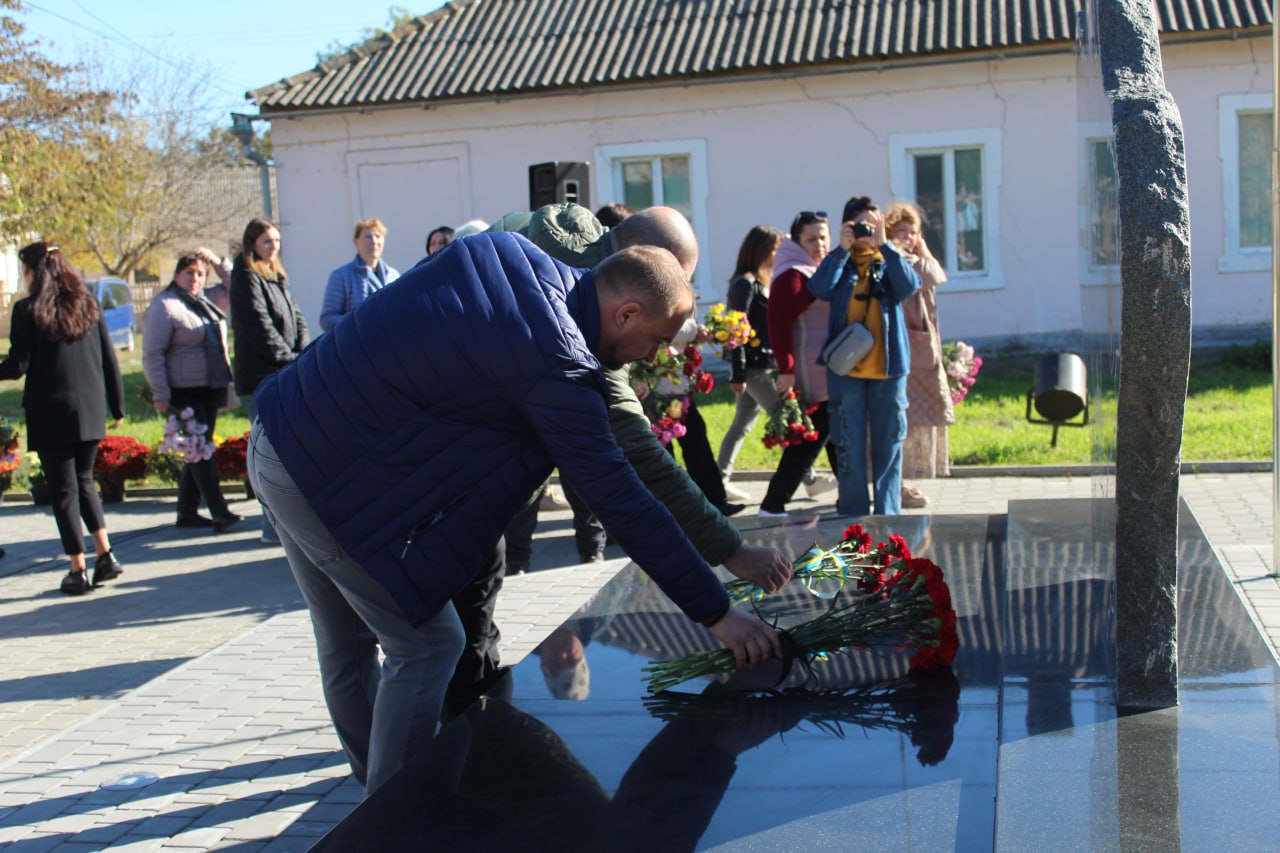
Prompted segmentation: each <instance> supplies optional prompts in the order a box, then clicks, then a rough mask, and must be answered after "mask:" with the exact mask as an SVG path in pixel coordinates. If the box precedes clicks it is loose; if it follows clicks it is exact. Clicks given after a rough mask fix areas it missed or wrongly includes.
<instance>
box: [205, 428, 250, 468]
mask: <svg viewBox="0 0 1280 853" xmlns="http://www.w3.org/2000/svg"><path fill="white" fill-rule="evenodd" d="M248 451H249V433H247V432H246V433H245V434H244V435H241V436H236V437H233V438H228V439H227V440H225V441H223V442H222V443H221V444H219V445H218V447H217V449H216V450H214V451H213V464H214V466H215V467H217V469H218V476H220V477H222V478H223V479H227V480H244V479H246V478H248V476H249V466H248V465H247V464H246V463H245V454H246V453H248Z"/></svg>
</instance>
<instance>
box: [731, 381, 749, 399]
mask: <svg viewBox="0 0 1280 853" xmlns="http://www.w3.org/2000/svg"><path fill="white" fill-rule="evenodd" d="M729 387H730V388H732V389H733V393H735V394H737V395H738V396H739V397H741V396H742V393H743V392H744V391H746V390H747V383H745V382H730V383H729Z"/></svg>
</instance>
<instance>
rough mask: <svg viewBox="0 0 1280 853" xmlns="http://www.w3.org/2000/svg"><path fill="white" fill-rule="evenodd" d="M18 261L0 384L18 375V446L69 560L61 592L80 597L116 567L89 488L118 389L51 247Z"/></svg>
mask: <svg viewBox="0 0 1280 853" xmlns="http://www.w3.org/2000/svg"><path fill="white" fill-rule="evenodd" d="M18 260H20V261H21V262H22V276H23V278H24V279H25V280H26V283H27V289H28V292H29V293H30V295H29V296H27V297H26V298H25V299H19V300H18V301H17V302H15V303H14V305H13V315H12V317H11V318H10V330H9V357H8V358H6V359H5V360H4V362H3V363H0V379H17V378H18V377H20V376H23V375H25V376H26V377H27V382H26V385H25V386H24V387H23V389H22V408H23V409H24V410H25V411H26V415H27V446H28V447H30V448H31V449H32V450H33V451H35V452H36V454H37V455H39V457H40V468H41V470H42V471H44V475H45V478H46V480H47V481H48V484H49V493H50V495H51V496H52V498H53V518H54V521H56V522H57V524H58V535H59V536H60V537H61V538H62V548H63V551H64V552H66V555H67V558H68V560H70V562H71V571H70V572H68V573H67V576H66V577H65V578H63V579H62V591H63V592H65V593H66V594H67V595H83V594H85V593H86V592H88V591H89V590H91V589H93V588H94V587H95V586H97V585H98V584H100V583H102V582H103V581H108V580H111V579H112V578H114V577H116V576H118V575H119V574H120V573H121V572H123V571H124V570H123V569H122V568H121V567H120V563H119V562H118V561H117V560H116V557H115V554H114V553H112V551H111V541H110V540H109V539H108V538H107V522H106V520H105V519H104V518H103V515H102V504H101V503H100V502H99V500H98V491H97V489H96V488H95V487H94V482H93V462H94V459H95V458H96V457H97V455H98V442H99V441H101V440H102V439H103V438H105V437H106V431H105V430H104V429H103V425H104V424H105V423H106V420H107V411H108V410H110V412H111V417H112V418H114V421H113V422H112V424H111V428H112V429H115V428H116V427H118V426H120V424H121V422H123V421H124V383H123V382H122V381H121V378H120V366H119V364H117V362H116V353H115V350H114V349H113V348H112V346H111V336H110V334H109V333H108V332H107V321H106V319H104V318H103V316H102V311H101V310H100V309H99V308H98V303H97V302H96V301H94V298H93V296H92V295H90V293H89V291H88V290H87V289H86V288H85V286H84V280H83V279H82V278H80V274H79V273H77V272H76V271H75V269H74V268H73V267H72V266H71V264H69V263H68V262H67V259H66V258H64V257H63V255H62V252H61V251H60V250H59V249H58V247H57V246H52V245H49V244H48V243H32V244H31V245H29V246H24V247H23V248H22V250H21V251H19V252H18ZM81 519H83V520H84V522H85V524H87V525H88V527H89V535H90V536H92V537H93V547H94V551H95V552H97V555H98V558H97V561H96V562H95V563H94V567H93V578H92V580H91V579H90V578H89V576H88V574H87V573H86V569H85V557H84V528H83V527H82V526H81V524H80V521H81Z"/></svg>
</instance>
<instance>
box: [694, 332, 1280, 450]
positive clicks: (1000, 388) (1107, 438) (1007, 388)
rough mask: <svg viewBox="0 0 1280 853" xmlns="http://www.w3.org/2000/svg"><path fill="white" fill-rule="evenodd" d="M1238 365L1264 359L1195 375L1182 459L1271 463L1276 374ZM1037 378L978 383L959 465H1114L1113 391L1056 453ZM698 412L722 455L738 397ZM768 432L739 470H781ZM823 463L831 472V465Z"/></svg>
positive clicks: (760, 423) (756, 439) (955, 440)
mask: <svg viewBox="0 0 1280 853" xmlns="http://www.w3.org/2000/svg"><path fill="white" fill-rule="evenodd" d="M997 358H998V357H997ZM992 360H993V361H994V360H995V359H992ZM1235 362H1244V363H1247V364H1250V365H1253V366H1255V367H1256V366H1257V365H1258V364H1259V359H1257V358H1256V357H1245V355H1244V354H1242V355H1241V356H1240V357H1238V358H1236V359H1234V361H1233V360H1231V359H1227V360H1224V361H1222V362H1220V363H1217V364H1213V365H1206V366H1200V365H1197V366H1196V367H1194V368H1193V370H1192V373H1191V381H1190V387H1189V389H1188V396H1187V408H1186V415H1185V424H1184V429H1183V439H1182V458H1183V459H1185V460H1189V461H1203V460H1215V459H1269V458H1270V457H1271V421H1272V414H1271V375H1270V372H1269V371H1268V370H1258V369H1250V367H1246V366H1242V365H1241V364H1238V363H1235ZM1032 376H1033V371H1032V370H1031V369H1030V368H1028V369H1025V370H1022V371H1016V370H1011V371H1008V372H1003V373H1002V372H1000V371H997V370H986V369H984V370H983V372H981V373H980V374H979V375H978V382H977V384H976V385H974V387H973V388H972V389H971V390H970V392H969V396H968V397H966V398H965V400H964V402H963V403H961V404H960V405H959V406H957V407H956V423H955V426H953V427H951V429H950V435H949V437H948V440H949V442H950V450H951V462H952V464H955V465H1062V464H1075V463H1088V462H1098V461H1109V460H1110V458H1111V456H1112V454H1113V445H1114V431H1115V430H1114V425H1115V412H1116V399H1115V392H1114V390H1112V391H1108V392H1104V393H1103V395H1102V399H1101V400H1094V401H1092V402H1091V403H1090V406H1089V417H1090V421H1091V423H1090V424H1089V426H1086V427H1082V428H1072V427H1063V428H1062V429H1060V430H1059V431H1058V446H1057V447H1050V438H1051V437H1052V433H1053V430H1052V429H1051V428H1050V427H1047V426H1040V425H1036V424H1030V423H1027V421H1026V408H1027V402H1026V401H1027V391H1028V389H1029V388H1030V387H1031V384H1032ZM698 408H699V409H700V410H701V411H702V415H703V418H704V419H705V420H706V421H707V431H708V433H709V434H710V435H711V439H712V450H713V451H715V450H717V449H718V444H717V442H718V440H719V437H720V436H722V435H724V433H725V430H727V429H728V427H729V424H730V422H731V421H732V420H733V392H732V391H731V390H730V389H729V387H728V386H727V385H718V386H717V387H716V389H715V390H714V391H712V392H711V394H709V395H707V396H706V397H703V398H701V399H699V401H698ZM763 431H764V418H763V417H761V418H760V419H758V420H757V422H756V425H755V427H754V428H753V429H752V432H751V435H750V436H749V437H748V438H747V440H746V442H744V443H743V446H742V452H741V454H740V455H739V457H738V462H737V465H736V468H737V470H740V471H747V470H759V469H772V468H774V467H776V466H777V460H778V457H779V456H780V455H781V451H780V450H777V449H774V450H769V449H766V448H765V447H764V445H763V444H762V443H761V441H760V437H761V436H762V435H763ZM1095 442H1097V443H1098V447H1097V449H1096V452H1095V447H1094V445H1095ZM819 461H820V464H825V458H823V459H820V460H819Z"/></svg>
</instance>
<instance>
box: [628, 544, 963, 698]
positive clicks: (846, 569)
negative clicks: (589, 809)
mask: <svg viewBox="0 0 1280 853" xmlns="http://www.w3.org/2000/svg"><path fill="white" fill-rule="evenodd" d="M792 571H793V573H794V574H795V576H796V579H798V580H799V581H800V583H802V584H804V585H805V587H806V588H808V589H809V590H810V591H813V592H815V593H816V594H818V595H819V596H820V597H827V596H828V595H830V597H831V604H830V605H829V606H828V607H827V609H826V610H825V611H824V612H822V613H821V614H820V615H818V616H817V617H816V618H813V619H810V620H808V621H806V622H801V623H799V624H796V625H793V626H791V627H789V628H785V629H782V630H781V631H780V633H781V634H782V640H783V647H784V649H786V651H787V653H788V660H787V662H786V663H787V667H786V668H787V669H788V670H789V669H790V664H791V663H792V662H794V661H799V662H800V664H801V665H802V666H803V667H805V668H806V669H810V667H811V666H812V665H813V664H814V663H821V662H823V661H826V660H828V659H829V656H830V655H831V654H836V653H841V652H846V651H849V650H862V649H870V648H885V649H893V650H900V651H901V650H909V651H912V652H913V653H914V654H913V656H912V658H911V664H910V665H911V668H912V669H930V668H935V667H944V666H949V665H950V664H951V662H952V661H953V660H954V659H955V656H956V651H957V649H958V647H959V642H958V638H957V636H956V615H955V610H954V609H953V608H952V605H951V591H950V589H948V587H947V584H946V581H945V580H944V578H943V574H942V569H941V568H939V567H938V566H937V565H935V564H934V563H932V562H931V561H929V560H925V559H920V558H915V557H911V555H910V551H909V549H908V548H907V544H906V542H905V540H903V539H902V537H900V536H899V537H896V538H895V537H894V536H892V535H891V536H890V538H889V542H888V543H881V544H880V545H878V546H876V548H874V549H873V548H870V538H869V536H867V534H866V532H865V531H864V530H862V528H861V527H860V526H858V525H851V526H850V527H849V528H848V529H846V530H845V537H844V540H843V541H842V542H841V544H840V545H838V546H837V547H836V548H833V549H831V550H830V551H821V550H818V551H817V553H815V551H814V549H810V550H809V551H806V552H805V554H803V555H801V557H800V559H799V560H797V561H796V563H795V564H794V565H793V567H792ZM727 587H728V588H729V591H730V592H731V594H732V595H733V597H734V598H736V599H738V600H739V601H743V600H746V601H751V602H752V606H753V607H754V601H755V600H756V599H757V596H756V595H755V594H754V592H753V591H752V590H751V589H750V588H749V586H748V587H742V585H741V582H740V581H731V582H730V583H729V584H727ZM774 616H775V618H777V617H785V616H786V614H785V613H775V614H774ZM734 669H735V663H734V658H733V654H732V653H731V652H730V651H729V650H728V649H725V648H717V649H712V650H708V651H702V652H697V653H695V654H691V655H687V656H685V657H682V658H678V659H676V660H671V661H651V662H650V663H649V665H648V666H646V667H645V668H644V671H645V672H647V673H648V676H647V681H648V685H649V689H650V691H652V692H654V693H659V692H661V691H663V690H668V689H670V688H672V687H675V686H676V685H678V684H681V683H683V682H685V681H688V680H689V679H691V678H698V677H700V676H706V675H716V674H721V673H727V672H732V671H733V670H734ZM810 671H811V670H810ZM785 677H786V676H785V673H784V676H783V678H784V679H785Z"/></svg>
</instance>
